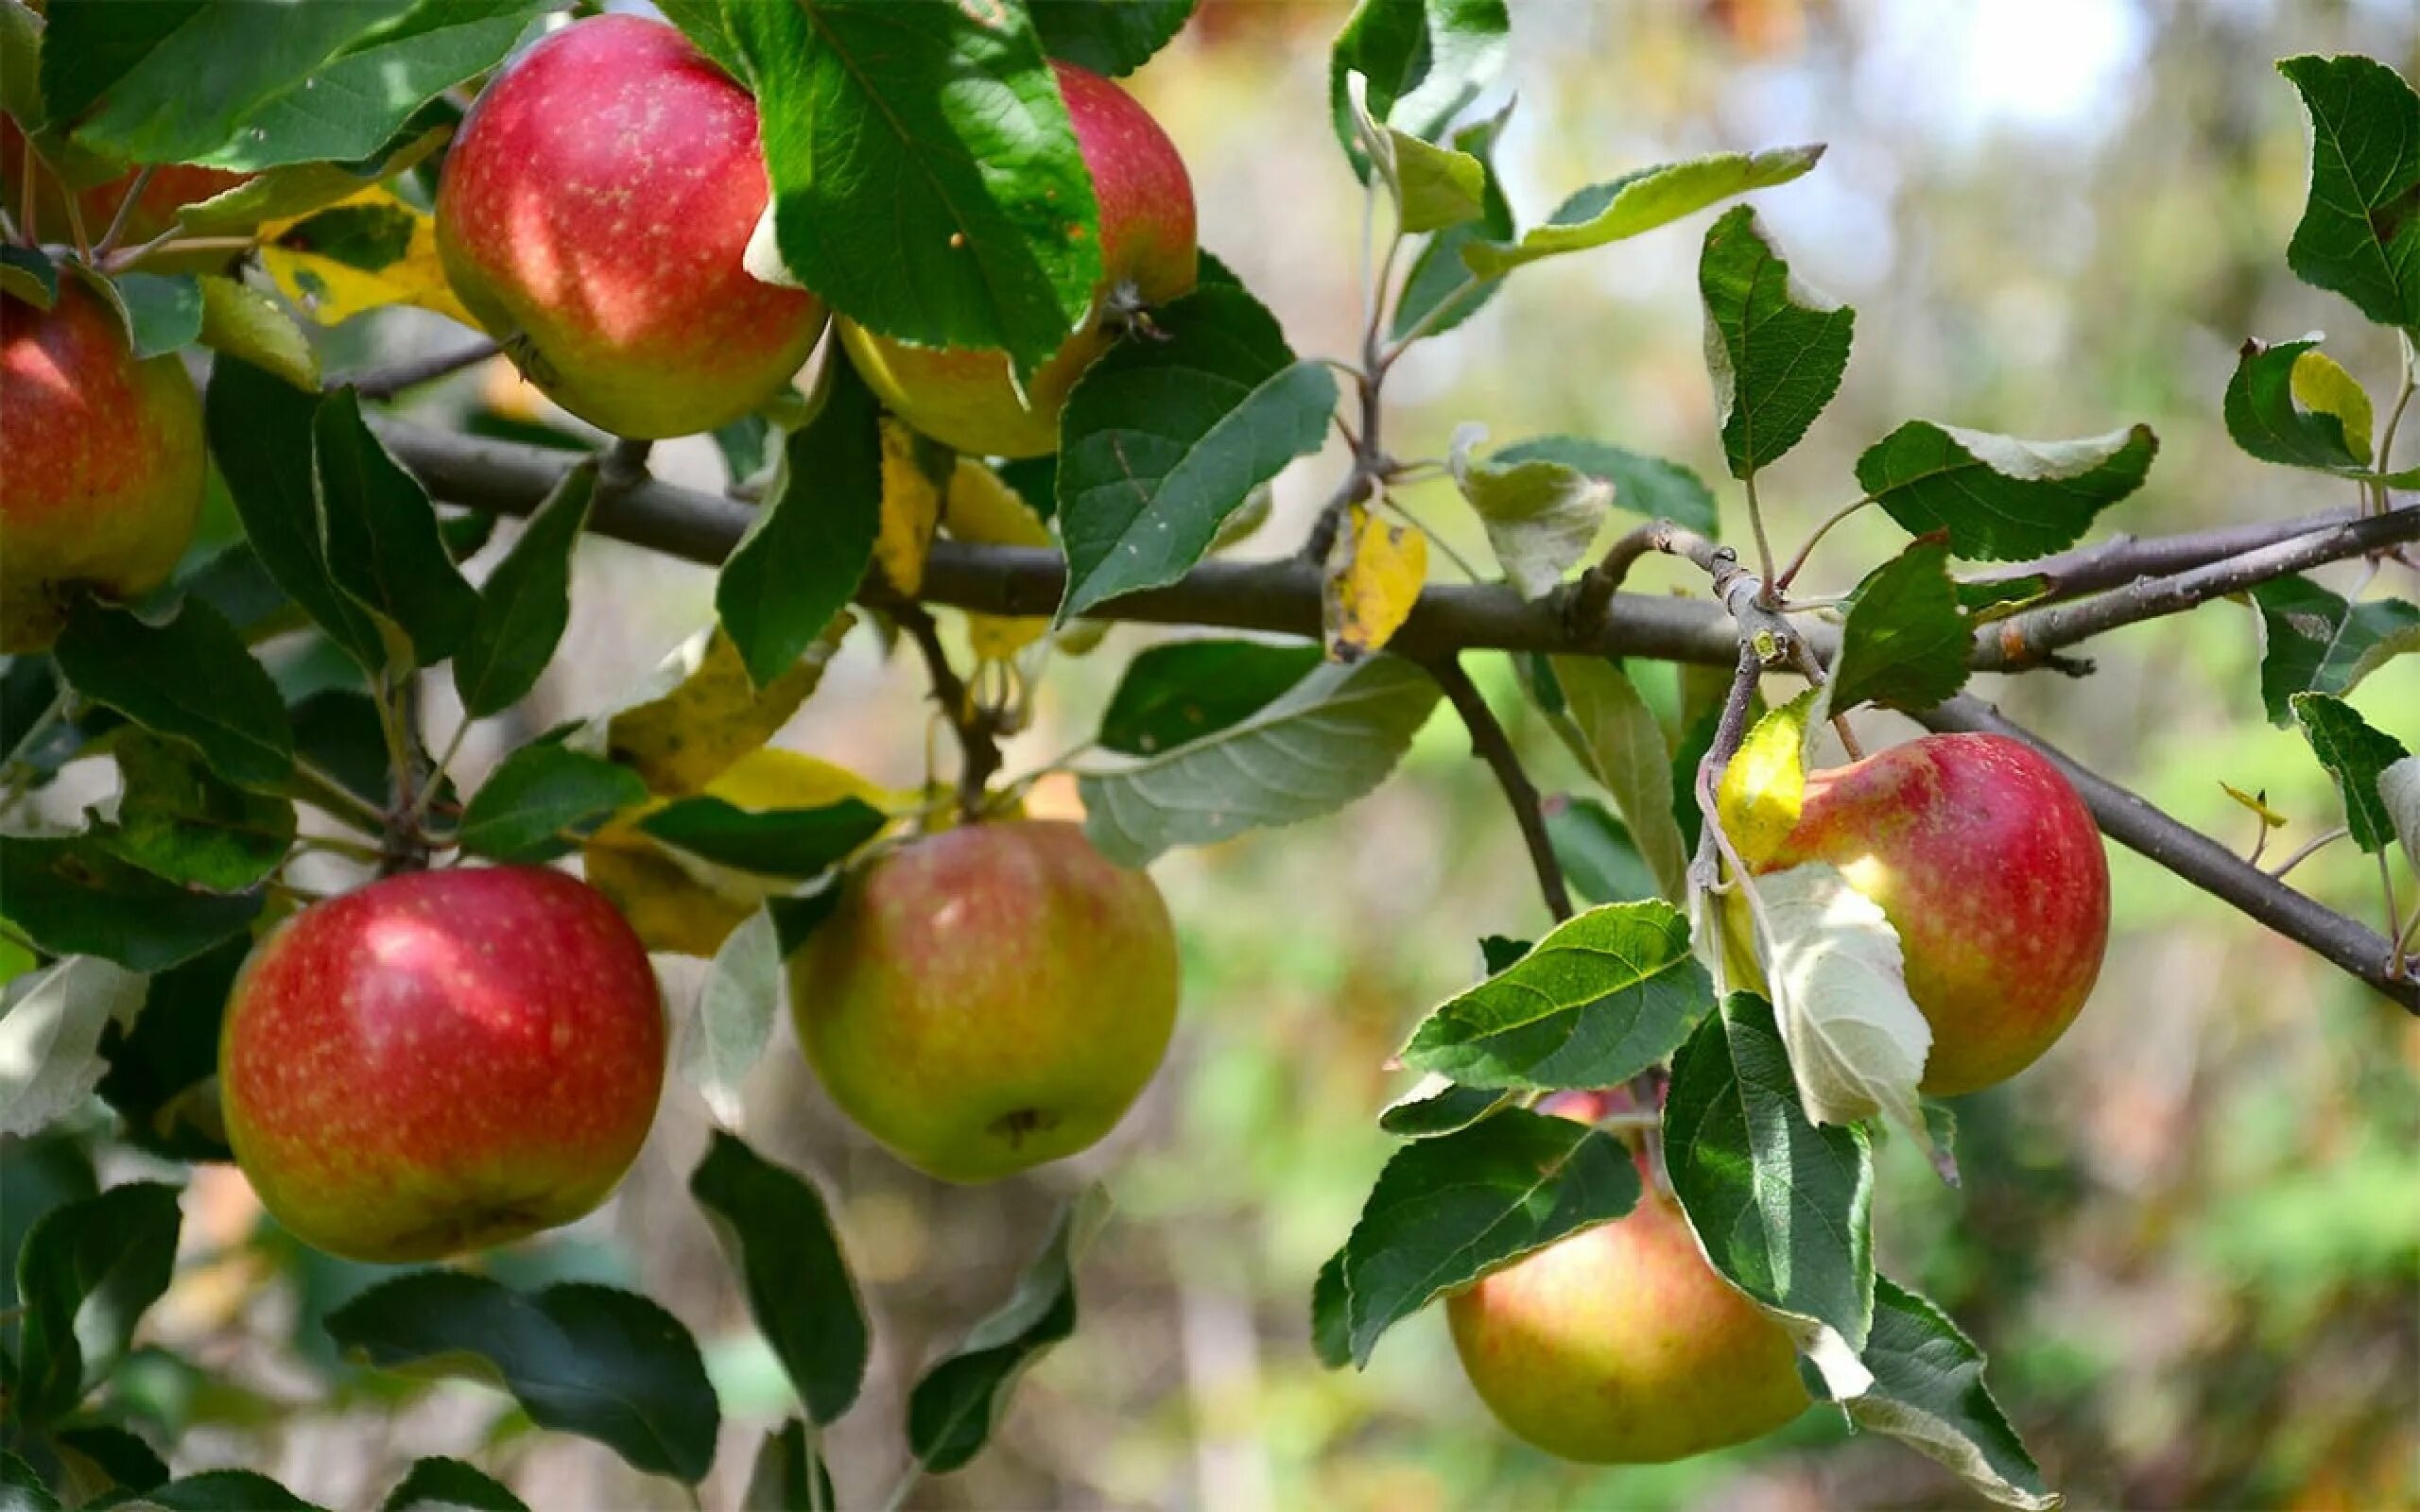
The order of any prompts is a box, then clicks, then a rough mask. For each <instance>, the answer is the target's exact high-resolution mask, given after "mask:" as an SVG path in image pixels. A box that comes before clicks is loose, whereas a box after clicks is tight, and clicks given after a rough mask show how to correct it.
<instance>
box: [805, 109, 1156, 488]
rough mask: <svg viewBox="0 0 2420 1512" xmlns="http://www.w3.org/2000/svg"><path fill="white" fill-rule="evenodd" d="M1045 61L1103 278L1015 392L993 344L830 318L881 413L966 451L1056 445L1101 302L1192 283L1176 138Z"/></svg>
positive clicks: (1091, 351)
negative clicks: (1079, 157) (900, 333)
mask: <svg viewBox="0 0 2420 1512" xmlns="http://www.w3.org/2000/svg"><path fill="white" fill-rule="evenodd" d="M1050 66H1051V68H1052V70H1053V71H1054V72H1056V73H1057V74H1058V76H1059V93H1060V94H1061V96H1062V97H1063V98H1064V99H1065V100H1066V102H1067V114H1068V117H1069V119H1070V120H1071V121H1072V122H1073V123H1074V125H1075V128H1076V146H1078V148H1079V149H1080V150H1081V151H1082V153H1083V157H1084V166H1085V168H1087V169H1088V170H1090V172H1091V174H1092V180H1093V198H1095V199H1096V200H1097V201H1098V203H1099V206H1100V256H1101V269H1102V274H1103V279H1102V287H1101V288H1100V289H1099V290H1098V292H1097V293H1096V294H1095V296H1094V299H1093V309H1092V314H1091V316H1090V317H1089V318H1087V319H1086V320H1085V322H1084V324H1083V325H1082V327H1081V328H1080V329H1079V330H1078V331H1077V332H1076V333H1075V334H1074V335H1071V336H1069V337H1068V338H1067V342H1066V345H1064V346H1063V347H1061V348H1060V349H1059V350H1058V352H1055V353H1053V354H1052V356H1051V357H1050V359H1049V360H1048V361H1046V362H1045V363H1044V364H1043V365H1042V366H1041V367H1040V368H1039V369H1036V370H1035V372H1034V374H1033V376H1032V377H1031V378H1030V379H1029V380H1028V381H1027V383H1026V392H1025V397H1024V399H1022V400H1020V399H1019V398H1018V396H1017V389H1016V385H1015V384H1014V383H1013V382H1012V381H1011V378H1010V375H1009V358H1008V354H1007V353H1005V352H991V351H981V350H975V349H968V348H956V347H942V348H935V347H918V346H911V345H909V344H908V343H906V342H903V341H896V340H892V339H891V338H890V337H888V336H881V335H874V334H873V332H870V331H867V330H865V329H864V328H862V327H860V326H857V325H856V324H854V323H852V322H850V321H847V320H842V321H840V322H839V328H840V341H841V343H842V345H844V346H846V347H847V348H848V352H849V357H850V360H852V361H853V362H855V363H856V365H857V371H858V372H860V373H862V374H864V375H865V380H866V383H867V385H868V386H869V387H872V388H873V391H874V392H875V393H876V394H878V395H880V396H881V398H882V402H883V403H884V404H887V405H889V406H890V411H891V413H892V414H895V415H897V416H898V417H899V418H900V419H901V420H904V421H907V422H908V424H910V425H912V426H914V427H915V428H916V429H917V430H919V431H922V432H923V433H925V435H926V436H929V437H931V438H933V439H935V440H937V441H941V442H943V443H944V444H946V445H949V446H953V447H955V448H957V449H958V450H959V451H961V452H965V453H967V454H969V455H977V456H1040V455H1044V454H1045V453H1048V452H1055V451H1057V450H1058V449H1059V409H1060V406H1061V405H1063V404H1065V403H1066V401H1067V391H1068V390H1069V389H1071V388H1073V387H1075V386H1076V380H1077V379H1078V378H1080V377H1082V376H1083V372H1084V369H1086V368H1089V367H1091V366H1092V365H1093V363H1094V361H1095V360H1096V359H1097V358H1098V357H1099V356H1100V354H1101V353H1102V352H1106V351H1108V350H1109V346H1110V343H1111V341H1113V340H1114V339H1115V335H1116V333H1115V329H1114V326H1113V323H1112V322H1111V320H1110V319H1109V318H1108V316H1109V315H1110V313H1111V312H1112V309H1113V307H1114V308H1115V309H1128V310H1131V309H1140V308H1144V307H1148V306H1150V305H1153V304H1165V303H1167V301H1170V300H1173V299H1177V298H1179V297H1180V296H1182V295H1185V294H1189V293H1191V292H1192V291H1193V281H1194V275H1195V271H1196V264H1197V261H1198V258H1197V249H1196V246H1195V241H1194V226H1193V180H1191V179H1190V178H1188V177H1187V176H1186V174H1185V171H1184V159H1182V158H1180V157H1178V156H1177V152H1176V144H1175V143H1173V142H1170V141H1169V140H1168V137H1167V132H1165V131H1163V130H1161V129H1160V124H1159V123H1158V122H1157V121H1154V120H1152V119H1151V117H1150V112H1146V111H1145V110H1144V109H1143V107H1141V106H1140V105H1137V104H1136V103H1134V100H1133V98H1132V96H1131V95H1129V94H1127V93H1126V92H1125V91H1124V90H1121V89H1119V88H1118V87H1117V86H1116V85H1115V84H1113V83H1111V82H1110V81H1109V80H1107V79H1105V78H1103V77H1100V76H1099V75H1098V74H1093V73H1088V72H1086V71H1085V70H1083V69H1081V68H1078V67H1077V66H1076V65H1074V64H1073V63H1053V64H1051V65H1050Z"/></svg>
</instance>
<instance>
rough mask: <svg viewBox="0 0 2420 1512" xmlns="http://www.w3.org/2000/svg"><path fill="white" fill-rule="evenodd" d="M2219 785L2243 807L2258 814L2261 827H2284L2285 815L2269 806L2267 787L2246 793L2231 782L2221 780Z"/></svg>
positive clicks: (2277, 828) (2266, 828) (2265, 828)
mask: <svg viewBox="0 0 2420 1512" xmlns="http://www.w3.org/2000/svg"><path fill="white" fill-rule="evenodd" d="M2219 785H2220V786H2221V787H2222V788H2225V789H2226V794H2227V797H2229V798H2231V799H2235V800H2236V801H2237V802H2238V803H2240V804H2242V805H2243V806H2244V807H2245V808H2248V809H2250V810H2251V811H2252V812H2253V813H2255V814H2257V815H2259V816H2260V827H2261V828H2262V829H2264V830H2279V829H2283V828H2285V825H2286V816H2284V815H2282V814H2280V813H2278V812H2277V811H2276V810H2275V809H2273V808H2271V807H2270V806H2269V790H2268V789H2267V788H2263V789H2261V790H2260V791H2259V792H2257V793H2247V792H2245V791H2244V790H2243V789H2242V788H2239V787H2238V786H2236V785H2235V784H2234V783H2232V782H2221V783H2220V784H2219Z"/></svg>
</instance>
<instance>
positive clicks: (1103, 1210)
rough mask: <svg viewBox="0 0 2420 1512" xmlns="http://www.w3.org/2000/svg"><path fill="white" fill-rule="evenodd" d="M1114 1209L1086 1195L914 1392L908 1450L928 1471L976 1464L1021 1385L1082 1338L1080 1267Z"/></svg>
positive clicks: (1091, 1190) (1096, 1193) (1093, 1193)
mask: <svg viewBox="0 0 2420 1512" xmlns="http://www.w3.org/2000/svg"><path fill="white" fill-rule="evenodd" d="M1107 1206H1108V1204H1107V1199H1106V1198H1105V1197H1103V1196H1102V1195H1101V1193H1100V1189H1099V1188H1098V1187H1087V1188H1085V1189H1084V1191H1083V1192H1081V1193H1080V1194H1078V1195H1077V1197H1076V1200H1075V1201H1073V1202H1072V1203H1070V1204H1069V1205H1068V1207H1067V1211H1065V1212H1064V1213H1063V1214H1062V1215H1061V1216H1060V1219H1059V1223H1058V1226H1057V1227H1056V1228H1054V1229H1051V1231H1050V1238H1049V1240H1048V1242H1047V1243H1046V1244H1045V1245H1044V1246H1042V1253H1041V1254H1039V1255H1037V1256H1036V1257H1034V1261H1033V1263H1032V1264H1030V1265H1029V1266H1027V1267H1026V1271H1025V1274H1024V1275H1022V1276H1020V1277H1018V1278H1017V1286H1016V1291H1015V1292H1014V1293H1013V1294H1011V1296H1010V1297H1009V1299H1008V1301H1007V1302H1005V1303H1003V1304H1002V1305H1001V1307H1000V1309H999V1311H997V1312H995V1313H994V1314H991V1315H990V1316H988V1317H986V1318H984V1319H983V1321H982V1322H980V1323H977V1324H976V1325H975V1327H974V1328H973V1329H971V1330H969V1331H968V1332H967V1335H966V1337H965V1339H964V1340H962V1341H961V1342H960V1343H959V1347H958V1348H957V1349H954V1350H952V1351H950V1353H949V1354H947V1355H945V1356H944V1357H942V1359H941V1360H940V1361H939V1362H938V1363H936V1364H935V1365H934V1366H931V1367H930V1368H929V1369H927V1370H926V1371H925V1374H924V1376H923V1377H922V1378H921V1379H920V1380H918V1381H917V1383H916V1385H915V1388H914V1389H913V1390H912V1391H910V1392H909V1393H908V1452H909V1453H911V1454H913V1455H915V1456H916V1460H917V1463H918V1464H919V1465H920V1466H922V1467H923V1468H924V1469H925V1470H926V1471H928V1472H930V1473H934V1474H946V1473H948V1472H949V1471H951V1470H954V1469H959V1467H960V1466H963V1465H964V1464H966V1462H967V1461H969V1460H971V1459H973V1458H974V1457H975V1456H976V1454H977V1452H979V1451H980V1450H981V1449H982V1448H983V1445H984V1442H985V1441H986V1440H988V1439H989V1438H990V1437H991V1436H992V1430H993V1428H994V1426H995V1425H996V1424H997V1423H998V1422H999V1418H1000V1412H1001V1409H1002V1408H1003V1407H1005V1406H1006V1405H1007V1403H1008V1396H1009V1392H1010V1390H1011V1388H1013V1387H1014V1386H1015V1384H1016V1382H1017V1378H1018V1377H1019V1376H1021V1375H1023V1374H1024V1373H1025V1371H1026V1370H1027V1369H1028V1368H1029V1366H1032V1365H1033V1363H1034V1362H1035V1361H1036V1360H1038V1359H1040V1358H1041V1357H1042V1356H1043V1354H1044V1353H1046V1351H1048V1350H1049V1349H1050V1348H1051V1347H1052V1346H1053V1345H1055V1344H1057V1343H1059V1341H1061V1340H1062V1339H1064V1338H1065V1337H1066V1336H1067V1335H1068V1334H1070V1333H1073V1332H1075V1331H1076V1261H1077V1260H1078V1258H1079V1257H1080V1255H1081V1254H1082V1252H1083V1250H1084V1247H1085V1246H1087V1245H1088V1244H1089V1243H1090V1242H1091V1240H1092V1236H1093V1234H1094V1232H1095V1231H1096V1230H1098V1228H1099V1226H1100V1224H1101V1222H1102V1221H1103V1219H1104V1218H1105V1217H1106V1215H1107Z"/></svg>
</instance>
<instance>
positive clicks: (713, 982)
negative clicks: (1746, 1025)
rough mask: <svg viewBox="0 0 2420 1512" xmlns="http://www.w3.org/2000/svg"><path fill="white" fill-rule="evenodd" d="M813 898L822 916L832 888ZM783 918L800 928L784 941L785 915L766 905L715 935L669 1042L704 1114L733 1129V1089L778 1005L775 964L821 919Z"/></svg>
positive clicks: (834, 896)
mask: <svg viewBox="0 0 2420 1512" xmlns="http://www.w3.org/2000/svg"><path fill="white" fill-rule="evenodd" d="M814 896H815V897H816V898H818V899H821V900H822V901H824V902H825V903H826V905H827V906H826V907H825V909H824V910H823V912H824V913H827V914H828V913H829V911H830V905H831V904H836V903H837V902H838V889H837V888H836V887H826V888H824V889H822V891H821V892H820V893H818V894H816V895H814ZM775 901H776V902H784V903H792V902H804V900H799V901H793V900H789V899H781V900H775ZM784 919H785V916H784V915H782V914H776V913H775V912H774V910H773V909H772V907H770V906H767V907H764V908H759V909H757V910H756V911H755V912H754V913H752V914H750V915H749V916H748V917H747V918H746V919H743V920H741V921H740V923H739V924H738V925H737V926H736V927H735V928H734V929H733V930H732V932H731V933H730V934H728V935H726V936H723V941H722V943H721V944H720V945H718V946H717V947H716V949H715V955H714V962H713V964H712V966H711V967H710V969H709V970H708V971H707V973H706V979H705V982H704V984H703V985H702V986H701V987H700V988H699V989H698V999H697V1005H696V1008H695V1010H694V1011H692V1012H691V1013H690V1014H689V1015H688V1016H687V1017H686V1018H685V1019H683V1021H682V1022H681V1025H680V1030H679V1033H678V1035H677V1037H676V1040H675V1041H674V1045H673V1052H672V1058H673V1064H674V1066H675V1068H676V1069H677V1070H678V1071H679V1072H680V1074H681V1079H682V1080H683V1081H685V1082H687V1083H688V1084H689V1085H691V1086H692V1087H695V1088H697V1089H698V1093H699V1095H700V1096H701V1097H703V1098H704V1099H705V1102H706V1108H707V1109H708V1111H710V1112H712V1113H713V1114H714V1116H715V1117H716V1118H717V1119H718V1120H720V1121H721V1122H723V1123H725V1124H728V1125H737V1124H738V1123H739V1122H740V1119H741V1117H742V1116H743V1114H744V1113H745V1112H746V1108H745V1107H744V1106H743V1105H742V1103H741V1100H740V1092H741V1089H742V1087H743V1086H744V1085H745V1083H746V1082H747V1080H748V1074H749V1073H750V1072H751V1071H753V1070H754V1069H755V1067H756V1062H757V1061H759V1060H761V1059H763V1058H764V1056H765V1045H766V1042H767V1041H769V1040H771V1039H772V1037H773V1018H774V1015H775V1014H777V1013H778V1012H780V1010H781V1005H782V961H783V959H784V957H786V956H787V955H788V954H789V953H790V951H791V950H793V949H795V948H796V947H797V946H798V945H799V944H803V943H804V936H805V935H806V934H811V933H813V931H814V927H815V926H816V925H818V924H821V922H822V921H823V920H822V919H821V917H810V918H806V919H801V917H800V915H799V912H798V910H797V908H796V907H795V906H794V907H793V908H791V909H790V910H787V920H788V922H789V924H790V925H791V927H792V928H793V929H796V928H797V927H798V926H799V925H800V924H801V923H804V926H805V928H804V932H803V933H801V934H800V936H799V937H798V938H797V939H795V940H791V939H786V938H785V937H784V930H783V924H784Z"/></svg>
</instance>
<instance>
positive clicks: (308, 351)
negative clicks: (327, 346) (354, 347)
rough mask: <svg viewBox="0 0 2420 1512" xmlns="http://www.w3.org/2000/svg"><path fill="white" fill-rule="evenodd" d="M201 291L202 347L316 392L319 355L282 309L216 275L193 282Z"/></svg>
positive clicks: (257, 292) (249, 289)
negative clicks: (247, 363) (196, 283)
mask: <svg viewBox="0 0 2420 1512" xmlns="http://www.w3.org/2000/svg"><path fill="white" fill-rule="evenodd" d="M197 282H198V283H199V288H200V292H201V326H200V330H199V333H198V335H199V340H200V342H201V344H202V345H203V346H205V347H208V348H209V349H210V350H211V351H213V352H219V353H221V354H223V355H226V356H231V357H234V358H236V359H238V360H240V361H243V362H249V363H251V364H252V365H253V366H255V367H257V368H259V369H262V370H263V371H266V372H272V373H275V374H276V375H277V376H278V377H280V378H283V379H285V381H286V382H287V383H289V384H291V385H293V386H294V387H297V388H300V389H303V390H305V391H307V392H311V393H317V392H318V391H319V387H320V354H319V352H316V351H314V350H312V347H311V338H310V337H309V336H307V335H303V333H302V327H301V326H299V325H297V324H295V322H294V318H293V317H292V316H290V315H287V314H286V313H285V307H284V306H282V305H280V304H279V303H278V302H277V301H275V300H273V299H270V298H269V297H268V295H266V294H264V293H262V292H261V291H260V290H258V289H255V288H251V287H248V286H246V285H245V284H242V283H237V282H236V281H235V280H233V279H232V278H219V277H217V276H216V275H210V276H206V277H203V278H201V279H199V280H198V281H197Z"/></svg>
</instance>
